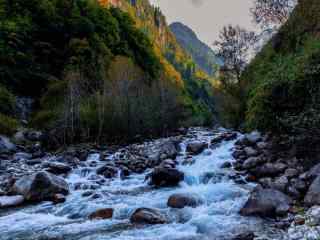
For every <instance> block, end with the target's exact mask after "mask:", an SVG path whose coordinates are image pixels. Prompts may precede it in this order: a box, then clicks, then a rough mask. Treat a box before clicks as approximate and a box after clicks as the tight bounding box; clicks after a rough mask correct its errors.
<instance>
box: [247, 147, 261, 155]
mask: <svg viewBox="0 0 320 240" xmlns="http://www.w3.org/2000/svg"><path fill="white" fill-rule="evenodd" d="M244 152H245V154H246V155H247V156H248V157H256V156H258V155H259V153H258V151H256V150H255V149H254V148H252V147H246V148H244Z"/></svg>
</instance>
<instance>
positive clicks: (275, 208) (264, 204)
mask: <svg viewBox="0 0 320 240" xmlns="http://www.w3.org/2000/svg"><path fill="white" fill-rule="evenodd" d="M291 203H292V200H291V199H290V198H289V197H288V196H287V195H285V194H284V193H282V192H280V191H278V190H274V189H262V188H256V189H255V190H254V191H253V192H252V194H251V196H250V198H249V200H248V201H247V202H246V204H245V205H244V207H243V208H242V209H241V210H240V213H241V215H244V216H251V215H256V216H260V217H276V216H278V215H281V216H282V215H284V214H286V213H287V212H288V211H289V209H290V205H291Z"/></svg>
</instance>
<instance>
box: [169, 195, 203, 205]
mask: <svg viewBox="0 0 320 240" xmlns="http://www.w3.org/2000/svg"><path fill="white" fill-rule="evenodd" d="M202 203H203V201H202V199H201V198H200V197H199V196H197V195H195V194H190V193H184V194H181V193H177V194H173V195H171V196H170V197H169V199H168V203H167V205H168V207H172V208H184V207H193V208H194V207H197V206H199V205H201V204H202Z"/></svg>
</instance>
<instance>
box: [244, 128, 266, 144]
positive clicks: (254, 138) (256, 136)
mask: <svg viewBox="0 0 320 240" xmlns="http://www.w3.org/2000/svg"><path fill="white" fill-rule="evenodd" d="M245 138H246V140H248V141H249V143H251V144H256V143H257V142H259V141H260V140H261V139H262V137H261V133H259V132H258V131H254V132H251V133H249V134H246V136H245Z"/></svg>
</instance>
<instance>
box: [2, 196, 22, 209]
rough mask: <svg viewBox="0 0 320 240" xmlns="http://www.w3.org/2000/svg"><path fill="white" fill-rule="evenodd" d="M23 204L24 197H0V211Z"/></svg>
mask: <svg viewBox="0 0 320 240" xmlns="http://www.w3.org/2000/svg"><path fill="white" fill-rule="evenodd" d="M23 202H24V197H23V196H21V195H17V196H2V197H0V209H1V208H9V207H16V206H19V205H21V204H23Z"/></svg>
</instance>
